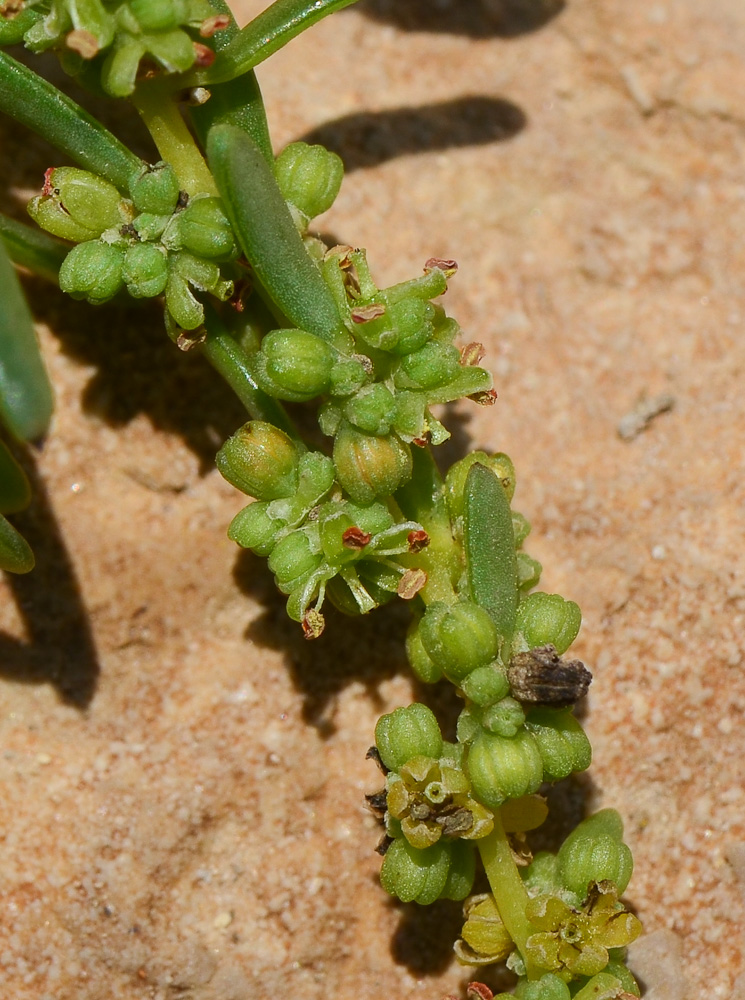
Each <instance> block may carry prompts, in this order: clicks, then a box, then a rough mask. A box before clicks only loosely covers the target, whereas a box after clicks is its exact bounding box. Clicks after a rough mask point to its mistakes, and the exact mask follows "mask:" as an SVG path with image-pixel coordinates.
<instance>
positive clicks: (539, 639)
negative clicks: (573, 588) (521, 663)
mask: <svg viewBox="0 0 745 1000" xmlns="http://www.w3.org/2000/svg"><path fill="white" fill-rule="evenodd" d="M581 624H582V614H581V612H580V610H579V607H578V606H577V605H576V604H575V603H574V601H565V600H564V598H563V597H561V596H560V595H559V594H541V593H538V594H529V595H528V596H527V597H525V598H523V600H522V601H521V602H520V604H519V605H518V608H517V620H516V622H515V640H514V641H513V647H514V651H515V652H516V653H519V652H522V651H523V650H527V649H535V648H536V647H538V646H546V645H548V644H549V643H550V644H551V645H553V646H555V647H556V652H557V653H559V654H561V653H565V652H566V651H567V649H569V647H570V646H571V644H572V643H573V642H574V640H575V639H576V638H577V634H578V632H579V629H580V625H581Z"/></svg>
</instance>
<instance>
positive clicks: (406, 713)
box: [375, 702, 442, 771]
mask: <svg viewBox="0 0 745 1000" xmlns="http://www.w3.org/2000/svg"><path fill="white" fill-rule="evenodd" d="M375 744H376V746H377V748H378V751H379V753H380V758H381V760H382V761H383V763H384V764H385V766H386V767H388V768H390V769H391V770H392V771H397V770H398V769H399V768H400V767H403V765H404V764H405V763H406V762H407V761H408V760H411V758H412V757H434V758H438V757H439V756H440V752H441V751H442V733H441V732H440V727H439V725H438V724H437V719H436V718H435V716H434V713H433V712H432V710H431V709H429V708H427V706H426V705H421V704H419V703H418V702H415V703H414V704H413V705H408V706H407V707H406V708H397V709H396V710H395V711H394V712H390V713H389V714H388V715H384V716H382V717H381V718H380V719H378V724H377V726H376V727H375Z"/></svg>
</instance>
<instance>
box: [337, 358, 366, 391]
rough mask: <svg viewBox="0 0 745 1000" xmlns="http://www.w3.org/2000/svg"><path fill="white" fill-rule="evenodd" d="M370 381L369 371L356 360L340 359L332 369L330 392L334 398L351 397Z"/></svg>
mask: <svg viewBox="0 0 745 1000" xmlns="http://www.w3.org/2000/svg"><path fill="white" fill-rule="evenodd" d="M369 379H370V375H369V374H368V371H367V369H366V368H365V366H364V365H363V364H362V362H361V361H357V360H356V359H355V358H339V360H338V361H337V362H336V363H335V364H334V366H333V368H332V369H331V376H330V391H331V392H332V393H333V395H334V396H349V395H351V394H352V393H353V392H357V390H358V389H361V388H362V386H363V385H365V383H366V382H368V381H369Z"/></svg>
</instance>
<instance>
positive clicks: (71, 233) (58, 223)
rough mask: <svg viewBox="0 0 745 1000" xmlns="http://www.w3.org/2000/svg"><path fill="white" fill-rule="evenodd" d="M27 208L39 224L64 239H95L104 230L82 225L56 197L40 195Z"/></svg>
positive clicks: (73, 240) (76, 240)
mask: <svg viewBox="0 0 745 1000" xmlns="http://www.w3.org/2000/svg"><path fill="white" fill-rule="evenodd" d="M26 209H27V211H28V214H29V215H30V216H31V218H32V219H33V220H34V222H35V223H36V225H37V226H39V227H40V228H41V229H45V230H46V231H47V232H48V233H52V235H53V236H59V237H60V238H61V239H63V240H70V241H71V242H73V243H81V242H83V241H84V240H92V239H95V238H96V237H98V236H99V235H100V233H101V232H102V230H97V229H89V228H88V227H87V226H82V225H80V223H79V222H76V221H75V219H73V218H72V216H71V215H68V214H67V212H66V211H65V210H64V209H63V208H62V206H61V205H60V203H59V201H58V200H57V199H56V198H50V197H46V196H45V195H38V196H37V197H36V198H32V199H31V201H30V202H29V203H28V205H27V206H26Z"/></svg>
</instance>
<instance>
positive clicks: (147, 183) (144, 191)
mask: <svg viewBox="0 0 745 1000" xmlns="http://www.w3.org/2000/svg"><path fill="white" fill-rule="evenodd" d="M148 2H149V0H148ZM130 192H131V194H132V200H133V201H134V203H135V208H136V209H137V211H138V212H145V213H149V214H151V215H171V214H172V213H173V211H174V210H175V208H176V202H177V201H178V196H179V183H178V177H176V171H175V170H174V169H173V167H172V166H171V165H170V163H164V162H163V161H162V160H161V161H160V163H154V164H147V165H146V166H145V167H144V168H143V170H142V173H141V174H140V175H139V177H137V178H136V179H135V180H134V181H133V182H132V183H131V184H130Z"/></svg>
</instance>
